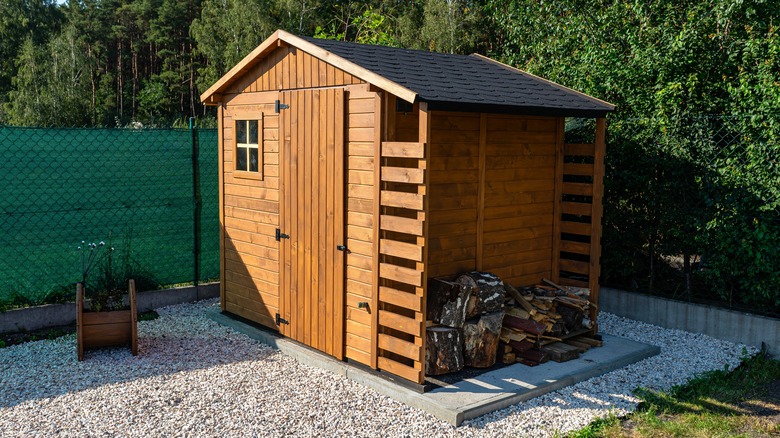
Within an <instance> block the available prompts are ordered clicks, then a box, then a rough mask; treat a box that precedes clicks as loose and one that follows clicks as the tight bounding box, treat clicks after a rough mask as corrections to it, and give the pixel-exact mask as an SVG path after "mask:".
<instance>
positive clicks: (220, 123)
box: [217, 101, 227, 312]
mask: <svg viewBox="0 0 780 438" xmlns="http://www.w3.org/2000/svg"><path fill="white" fill-rule="evenodd" d="M224 115H225V103H224V101H222V102H219V104H218V105H217V156H218V158H217V161H218V167H219V170H218V172H219V181H218V185H219V306H220V308H221V309H222V311H223V312H224V311H225V310H227V309H226V308H225V306H226V304H227V303H226V301H225V148H224V138H223V133H224V123H225V122H224Z"/></svg>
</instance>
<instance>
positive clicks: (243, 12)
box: [190, 0, 280, 90]
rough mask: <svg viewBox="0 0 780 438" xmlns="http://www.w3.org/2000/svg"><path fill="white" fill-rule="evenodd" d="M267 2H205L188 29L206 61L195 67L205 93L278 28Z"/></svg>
mask: <svg viewBox="0 0 780 438" xmlns="http://www.w3.org/2000/svg"><path fill="white" fill-rule="evenodd" d="M275 10H276V5H275V4H274V2H273V1H270V0H225V1H223V0H204V1H203V9H202V11H201V15H200V18H196V19H195V20H193V22H192V24H191V26H190V29H191V33H192V36H193V38H194V39H195V41H197V44H198V45H197V50H198V53H199V54H201V55H203V56H204V57H205V58H206V59H207V62H205V63H203V65H202V66H201V67H199V68H198V73H199V77H198V79H197V82H198V86H199V87H200V88H201V89H202V90H206V89H207V88H208V87H210V86H211V84H213V83H214V82H216V81H217V79H219V78H220V77H221V76H222V75H224V74H225V73H227V71H228V70H229V69H230V68H231V67H233V65H235V64H236V63H237V62H238V61H240V60H241V59H242V58H243V57H244V56H246V55H247V54H248V53H249V52H251V51H252V49H254V48H255V47H256V46H257V45H258V44H260V43H261V42H262V41H263V40H264V39H265V38H267V37H268V36H269V35H270V34H271V33H272V32H273V31H274V30H276V28H277V27H279V24H280V23H279V20H278V18H277V16H276V14H275Z"/></svg>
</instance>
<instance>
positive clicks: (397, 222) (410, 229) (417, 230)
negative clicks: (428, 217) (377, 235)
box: [379, 215, 423, 236]
mask: <svg viewBox="0 0 780 438" xmlns="http://www.w3.org/2000/svg"><path fill="white" fill-rule="evenodd" d="M379 222H380V226H379V227H380V229H382V230H385V231H395V232H398V233H406V234H412V235H415V236H422V234H423V221H420V220H417V219H409V218H405V217H398V216H388V215H382V217H381V218H380V220H379Z"/></svg>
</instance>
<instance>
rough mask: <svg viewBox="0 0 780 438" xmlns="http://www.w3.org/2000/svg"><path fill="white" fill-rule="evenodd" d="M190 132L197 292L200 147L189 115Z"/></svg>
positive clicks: (193, 266) (196, 285) (194, 262)
mask: <svg viewBox="0 0 780 438" xmlns="http://www.w3.org/2000/svg"><path fill="white" fill-rule="evenodd" d="M190 132H191V133H192V207H193V208H192V212H193V220H192V230H193V241H192V256H193V263H192V275H193V277H194V278H193V283H194V285H195V292H196V294H197V292H198V280H199V279H200V220H201V217H200V216H201V194H200V147H199V144H198V129H197V128H196V127H195V118H194V117H190Z"/></svg>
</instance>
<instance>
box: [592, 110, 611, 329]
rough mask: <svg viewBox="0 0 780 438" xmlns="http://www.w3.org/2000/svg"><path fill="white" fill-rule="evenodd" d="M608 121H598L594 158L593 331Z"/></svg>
mask: <svg viewBox="0 0 780 438" xmlns="http://www.w3.org/2000/svg"><path fill="white" fill-rule="evenodd" d="M606 130H607V121H606V119H604V118H599V119H596V148H595V154H594V156H593V203H592V208H593V213H592V214H591V222H590V224H591V233H590V235H591V237H590V239H591V240H590V273H589V274H590V276H589V280H590V282H589V287H590V301H591V302H592V303H594V304H596V305H595V306H591V307H590V320H591V321H593V323H594V327H593V331H594V332H597V331H598V323H597V320H596V316H597V315H598V301H599V276H600V275H601V215H602V213H603V205H602V201H603V196H604V155H605V153H606V149H607V147H606Z"/></svg>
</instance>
